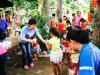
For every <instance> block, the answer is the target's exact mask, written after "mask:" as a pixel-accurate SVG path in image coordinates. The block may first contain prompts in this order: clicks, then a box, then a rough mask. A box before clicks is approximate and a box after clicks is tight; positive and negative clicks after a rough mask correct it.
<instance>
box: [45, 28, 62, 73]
mask: <svg viewBox="0 0 100 75" xmlns="http://www.w3.org/2000/svg"><path fill="white" fill-rule="evenodd" d="M49 33H50V36H51V39H50V40H49V41H47V40H46V41H45V44H46V47H47V49H48V50H51V54H50V61H51V62H52V68H53V71H54V75H57V72H58V73H59V75H61V71H60V66H59V62H61V61H62V51H61V49H60V39H59V33H58V31H57V30H56V29H55V28H50V30H49Z"/></svg>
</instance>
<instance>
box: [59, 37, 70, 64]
mask: <svg viewBox="0 0 100 75" xmlns="http://www.w3.org/2000/svg"><path fill="white" fill-rule="evenodd" d="M63 44H64V46H63V48H62V50H63V59H62V62H60V64H62V65H63V62H64V58H65V55H66V54H67V55H68V50H69V49H70V47H69V44H68V41H67V40H66V38H63ZM67 57H68V56H67ZM68 59H69V58H68Z"/></svg>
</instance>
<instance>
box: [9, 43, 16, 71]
mask: <svg viewBox="0 0 100 75" xmlns="http://www.w3.org/2000/svg"><path fill="white" fill-rule="evenodd" d="M17 47H18V45H16V44H12V46H11V47H10V48H8V49H7V51H8V54H9V55H12V56H13V57H14V58H15V59H16V61H15V64H14V65H13V66H12V67H11V68H10V69H9V70H7V72H9V71H10V70H12V69H13V68H14V67H15V66H16V65H17V64H18V53H17ZM13 49H15V52H16V53H15V54H14V53H12V52H11V50H13Z"/></svg>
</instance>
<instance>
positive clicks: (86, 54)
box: [67, 29, 100, 75]
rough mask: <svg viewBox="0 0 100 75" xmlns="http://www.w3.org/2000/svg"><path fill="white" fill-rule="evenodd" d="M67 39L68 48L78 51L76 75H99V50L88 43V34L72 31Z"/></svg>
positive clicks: (83, 31) (78, 30)
mask: <svg viewBox="0 0 100 75" xmlns="http://www.w3.org/2000/svg"><path fill="white" fill-rule="evenodd" d="M67 38H68V41H69V45H70V48H71V49H73V50H74V51H76V50H78V51H80V55H79V63H78V69H79V70H78V75H100V50H99V49H98V48H97V47H96V46H94V45H93V44H92V43H90V40H89V34H88V32H87V31H86V30H80V29H73V30H71V31H70V32H68V35H67Z"/></svg>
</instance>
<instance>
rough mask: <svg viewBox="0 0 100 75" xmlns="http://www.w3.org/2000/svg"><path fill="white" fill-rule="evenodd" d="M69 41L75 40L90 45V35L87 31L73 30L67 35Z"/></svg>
mask: <svg viewBox="0 0 100 75" xmlns="http://www.w3.org/2000/svg"><path fill="white" fill-rule="evenodd" d="M67 39H68V41H70V40H75V41H76V42H79V43H81V44H85V43H89V41H90V40H89V34H88V31H87V30H81V29H72V30H71V31H70V32H68V34H67Z"/></svg>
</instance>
